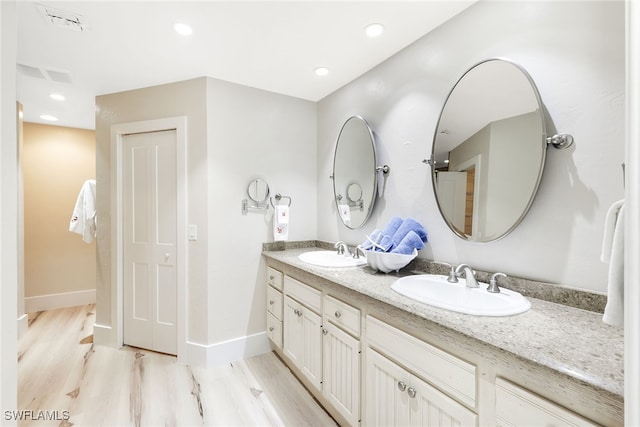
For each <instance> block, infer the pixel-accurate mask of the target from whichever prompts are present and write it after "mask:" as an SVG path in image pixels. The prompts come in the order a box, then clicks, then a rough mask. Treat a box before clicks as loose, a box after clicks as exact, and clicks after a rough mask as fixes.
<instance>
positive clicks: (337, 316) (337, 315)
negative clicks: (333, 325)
mask: <svg viewBox="0 0 640 427" xmlns="http://www.w3.org/2000/svg"><path fill="white" fill-rule="evenodd" d="M334 316H336V319H339V318H340V316H342V313H340V312H339V311H337V310H336V312H335V313H334Z"/></svg>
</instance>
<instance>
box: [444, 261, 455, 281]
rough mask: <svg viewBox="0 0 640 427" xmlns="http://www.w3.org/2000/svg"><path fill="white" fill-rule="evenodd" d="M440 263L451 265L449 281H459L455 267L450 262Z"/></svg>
mask: <svg viewBox="0 0 640 427" xmlns="http://www.w3.org/2000/svg"><path fill="white" fill-rule="evenodd" d="M440 264H442V265H446V266H447V267H449V273H447V274H448V276H449V277H447V282H449V283H458V276H457V275H456V270H455V267H454V266H453V265H451V264H449V263H448V262H441V263H440Z"/></svg>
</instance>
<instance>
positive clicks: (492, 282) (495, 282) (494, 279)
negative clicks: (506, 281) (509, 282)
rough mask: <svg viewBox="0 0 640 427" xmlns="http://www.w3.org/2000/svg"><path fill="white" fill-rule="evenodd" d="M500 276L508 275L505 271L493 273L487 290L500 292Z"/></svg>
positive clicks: (495, 292)
mask: <svg viewBox="0 0 640 427" xmlns="http://www.w3.org/2000/svg"><path fill="white" fill-rule="evenodd" d="M498 277H507V275H506V274H504V273H493V274H492V275H491V279H489V286H487V292H492V293H494V294H497V293H499V292H500V288H499V287H498V280H497V279H498Z"/></svg>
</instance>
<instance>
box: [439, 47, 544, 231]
mask: <svg viewBox="0 0 640 427" xmlns="http://www.w3.org/2000/svg"><path fill="white" fill-rule="evenodd" d="M543 112H544V110H543V106H542V102H541V99H540V95H539V93H538V90H537V88H536V86H535V84H534V82H533V80H532V79H531V77H530V76H529V74H528V73H527V72H526V71H525V70H524V69H523V68H522V67H520V66H519V65H517V64H514V63H513V62H510V61H507V60H503V59H490V60H486V61H483V62H480V63H479V64H476V65H474V66H473V67H471V68H470V69H469V70H468V71H467V72H465V73H464V74H463V76H462V77H461V78H460V79H459V80H458V82H457V83H456V84H455V86H454V87H453V89H452V90H451V92H450V93H449V95H448V97H447V100H446V101H445V104H444V107H443V108H442V112H441V113H440V118H439V120H438V125H437V127H436V132H435V135H434V139H433V149H432V153H431V160H430V163H431V166H432V168H431V171H432V172H431V176H432V183H433V189H434V192H435V196H436V200H437V203H438V208H439V209H440V213H441V214H442V217H443V218H444V220H445V221H446V223H447V225H448V226H449V227H450V228H451V230H452V231H453V232H454V233H455V234H456V235H458V236H460V237H461V238H463V239H466V240H470V241H474V242H490V241H493V240H497V239H500V238H502V237H504V236H505V235H506V234H508V233H509V232H511V231H512V230H513V229H514V228H515V227H516V226H517V225H518V224H519V223H520V222H521V221H522V219H523V218H524V216H525V215H526V213H527V211H528V210H529V207H530V206H531V203H532V202H533V198H534V196H535V194H536V191H537V189H538V185H539V183H540V179H541V177H542V170H543V167H544V161H545V156H546V148H547V140H546V139H547V138H546V129H545V123H544V113H543Z"/></svg>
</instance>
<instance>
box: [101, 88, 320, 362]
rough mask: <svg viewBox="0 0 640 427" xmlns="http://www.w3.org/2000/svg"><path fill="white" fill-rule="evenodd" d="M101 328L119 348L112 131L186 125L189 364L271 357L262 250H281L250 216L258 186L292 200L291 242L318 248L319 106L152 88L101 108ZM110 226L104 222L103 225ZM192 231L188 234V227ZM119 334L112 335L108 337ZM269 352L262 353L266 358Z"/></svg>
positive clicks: (249, 91) (236, 92)
mask: <svg viewBox="0 0 640 427" xmlns="http://www.w3.org/2000/svg"><path fill="white" fill-rule="evenodd" d="M97 104H98V114H97V116H96V117H97V122H96V136H97V170H96V179H97V185H98V189H99V190H98V195H97V197H98V218H99V219H98V224H99V226H98V233H97V246H98V266H97V267H98V284H97V292H96V300H97V312H96V315H97V319H96V323H97V324H98V325H101V326H104V327H105V328H100V327H99V328H98V330H101V329H104V330H110V332H109V334H110V339H109V340H107V341H108V342H106V341H105V340H102V339H98V338H99V335H100V334H99V333H97V334H96V339H98V341H97V342H99V343H101V344H110V345H117V344H118V343H117V342H115V340H114V337H115V331H113V329H114V327H115V325H117V324H118V319H117V318H116V316H117V313H116V310H114V307H115V304H116V302H115V301H113V300H112V299H113V297H112V295H113V289H112V282H113V280H112V277H111V272H112V265H113V263H114V262H115V260H113V259H111V247H110V236H111V233H112V230H111V229H110V224H109V220H108V218H109V217H110V213H111V205H110V204H111V199H112V192H113V189H112V188H111V186H110V184H111V176H110V175H111V166H112V165H111V163H112V159H111V158H110V126H111V125H112V124H115V123H128V122H135V121H141V120H151V119H157V118H163V117H171V116H183V115H184V116H187V223H188V224H194V225H196V226H197V227H198V240H197V241H190V242H188V246H187V252H188V260H187V277H188V283H187V307H186V313H187V314H186V315H187V336H186V340H187V342H188V350H187V352H188V355H186V356H184V357H183V360H184V361H186V362H190V363H193V364H196V365H204V364H210V365H214V364H218V363H221V362H226V361H230V360H235V359H238V358H241V357H243V356H246V355H251V354H250V353H251V352H252V351H255V352H260V351H266V350H268V349H269V344H268V339H267V337H266V333H265V330H266V318H265V315H264V313H265V312H266V294H265V292H266V287H265V286H264V278H265V277H266V271H265V266H264V262H263V261H262V257H261V251H262V246H261V245H262V243H263V242H268V241H273V234H272V226H271V224H272V223H271V215H272V214H273V209H271V210H270V211H268V213H267V212H265V211H262V212H255V211H251V212H249V213H248V214H246V215H243V214H242V213H241V201H242V199H245V198H246V197H247V194H246V189H247V185H248V184H249V182H251V181H252V180H253V179H255V178H262V179H264V180H265V181H266V182H267V183H268V184H269V185H270V187H271V192H272V195H275V193H276V192H279V193H281V194H282V195H285V196H290V197H291V198H292V204H291V223H290V234H289V239H290V240H308V239H314V238H315V230H316V216H315V212H316V188H315V182H316V162H315V150H316V132H315V130H316V106H315V104H314V103H312V102H309V101H303V100H300V99H296V98H292V97H288V96H284V95H278V94H274V93H271V92H266V91H263V90H259V89H253V88H249V87H246V86H241V85H237V84H233V83H228V82H223V81H220V80H216V79H212V78H199V79H194V80H189V81H185V82H177V83H171V84H167V85H161V86H155V87H150V88H143V89H138V90H134V91H127V92H122V93H116V94H111V95H103V96H99V97H98V98H97ZM100 218H103V219H100ZM185 226H186V224H185ZM109 328H111V329H109ZM261 349H262V350H261Z"/></svg>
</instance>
